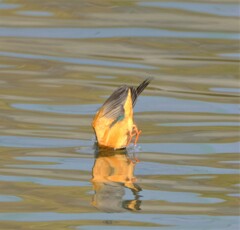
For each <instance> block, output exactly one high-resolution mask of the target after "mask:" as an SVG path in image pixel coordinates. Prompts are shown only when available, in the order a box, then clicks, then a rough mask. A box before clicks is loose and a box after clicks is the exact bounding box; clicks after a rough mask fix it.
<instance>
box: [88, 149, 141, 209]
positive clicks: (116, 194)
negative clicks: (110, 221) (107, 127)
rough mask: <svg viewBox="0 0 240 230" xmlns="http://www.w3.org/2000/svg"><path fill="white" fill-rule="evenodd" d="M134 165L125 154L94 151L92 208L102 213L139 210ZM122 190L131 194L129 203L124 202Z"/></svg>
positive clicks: (113, 151) (117, 151)
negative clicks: (126, 189)
mask: <svg viewBox="0 0 240 230" xmlns="http://www.w3.org/2000/svg"><path fill="white" fill-rule="evenodd" d="M136 163H137V162H136V161H133V160H132V159H130V157H129V156H128V155H127V151H126V150H109V149H98V150H97V151H96V160H95V162H94V166H93V169H92V180H91V181H92V184H93V190H94V196H93V200H92V205H93V206H94V207H96V208H98V209H100V210H101V211H105V212H123V211H126V210H131V211H136V210H140V204H141V201H140V200H139V197H140V196H139V195H138V192H139V191H141V188H140V186H139V185H137V184H136V181H137V179H136V177H135V176H134V169H135V166H136ZM124 188H128V189H129V190H131V192H132V194H133V198H132V199H130V200H126V199H124V195H125V189H124Z"/></svg>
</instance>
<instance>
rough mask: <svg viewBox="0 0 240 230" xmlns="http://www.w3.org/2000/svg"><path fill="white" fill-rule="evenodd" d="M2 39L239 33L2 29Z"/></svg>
mask: <svg viewBox="0 0 240 230" xmlns="http://www.w3.org/2000/svg"><path fill="white" fill-rule="evenodd" d="M0 36H1V37H24V38H58V39H59V38H68V39H74V38H75V39H77V38H78V39H79V38H82V39H86V38H115V37H121V38H126V37H145V38H146V37H148V38H151V37H159V38H198V39H201V38H206V39H228V40H238V39H239V37H240V34H239V33H221V32H204V31H202V32H190V31H173V30H162V29H149V28H136V27H133V28H17V27H16V28H12V27H11V28H3V27H1V28H0Z"/></svg>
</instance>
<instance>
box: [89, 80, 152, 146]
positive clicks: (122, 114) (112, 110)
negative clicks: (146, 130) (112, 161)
mask: <svg viewBox="0 0 240 230" xmlns="http://www.w3.org/2000/svg"><path fill="white" fill-rule="evenodd" d="M151 79H152V78H147V79H146V80H144V81H143V82H142V83H141V84H140V85H139V86H138V87H134V86H127V85H123V86H121V87H119V88H117V89H116V90H115V91H114V92H113V93H112V94H111V96H110V97H109V98H108V99H107V100H106V101H105V103H104V104H103V105H102V106H101V107H100V108H99V110H98V111H97V113H96V115H95V117H94V119H93V122H92V127H93V129H94V132H95V135H96V139H97V143H98V146H100V147H106V148H111V149H123V148H126V147H127V146H128V145H129V144H130V143H131V142H132V141H134V144H135V145H136V144H137V141H138V138H139V135H140V134H141V132H142V131H141V130H139V129H138V127H137V125H136V124H135V123H134V120H133V108H134V106H135V104H136V101H137V98H138V96H139V95H140V94H141V93H142V91H143V90H144V89H145V88H146V87H147V86H148V84H149V83H150V81H151ZM134 137H135V139H133V138H134Z"/></svg>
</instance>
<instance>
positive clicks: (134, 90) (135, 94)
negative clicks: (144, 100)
mask: <svg viewBox="0 0 240 230" xmlns="http://www.w3.org/2000/svg"><path fill="white" fill-rule="evenodd" d="M152 79H153V78H152V77H149V78H147V79H146V80H144V81H143V82H142V83H141V84H140V85H139V86H138V87H137V88H135V87H131V93H132V103H133V106H134V105H135V103H136V100H137V97H138V96H139V95H140V94H141V93H142V91H143V90H144V89H145V88H146V87H147V86H148V85H149V83H150V82H151V80H152Z"/></svg>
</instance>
